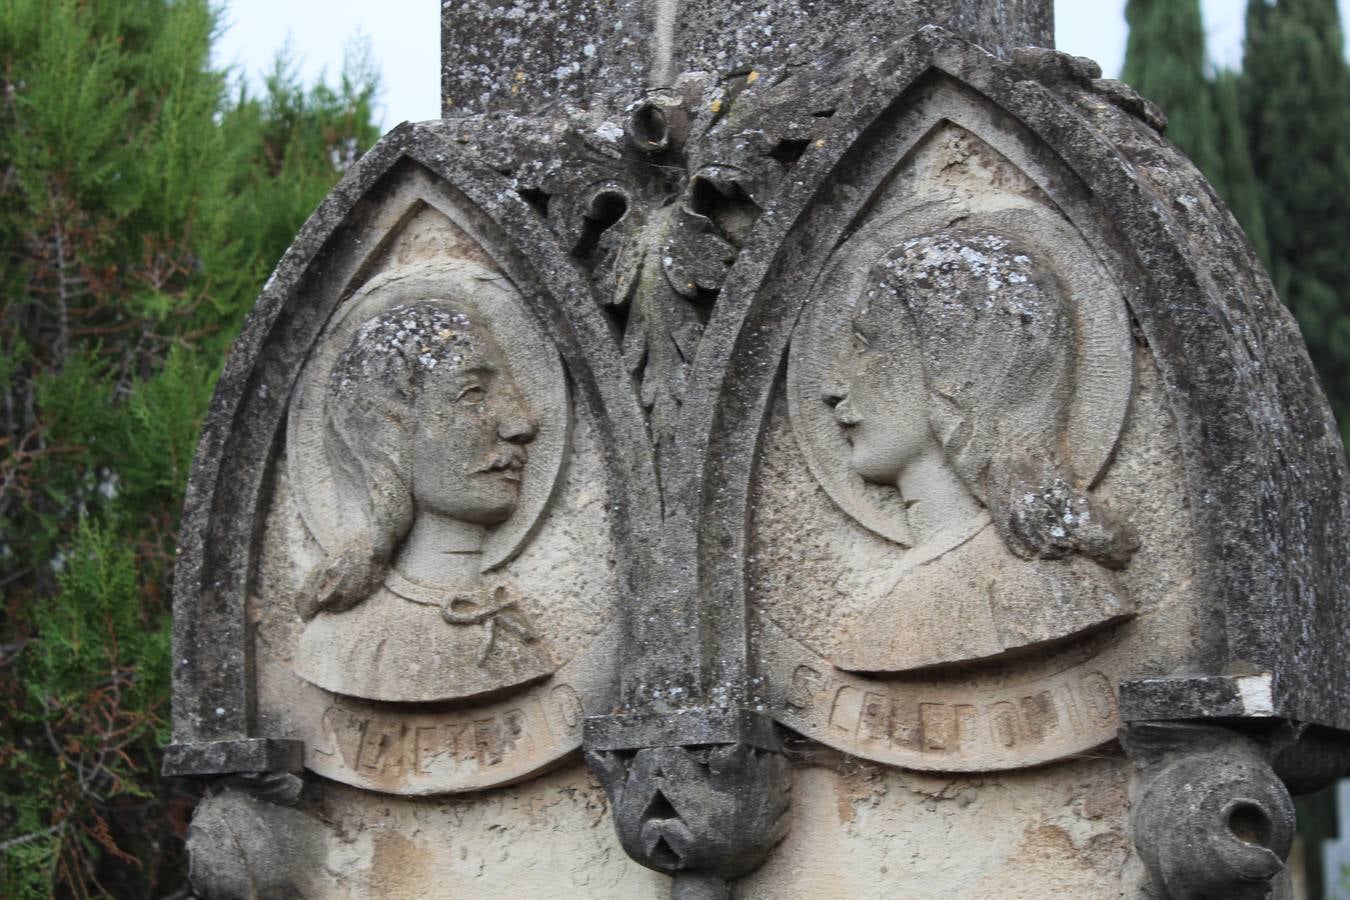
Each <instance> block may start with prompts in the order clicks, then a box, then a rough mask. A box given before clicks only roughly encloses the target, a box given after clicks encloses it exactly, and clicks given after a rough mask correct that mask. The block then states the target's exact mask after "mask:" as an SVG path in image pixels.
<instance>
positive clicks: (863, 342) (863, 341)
mask: <svg viewBox="0 0 1350 900" xmlns="http://www.w3.org/2000/svg"><path fill="white" fill-rule="evenodd" d="M853 346H854V347H855V348H856V349H859V350H871V349H872V342H871V341H869V340H868V339H867V335H865V334H863V333H862V332H861V331H855V332H853Z"/></svg>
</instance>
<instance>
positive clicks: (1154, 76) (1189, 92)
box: [1121, 0, 1222, 179]
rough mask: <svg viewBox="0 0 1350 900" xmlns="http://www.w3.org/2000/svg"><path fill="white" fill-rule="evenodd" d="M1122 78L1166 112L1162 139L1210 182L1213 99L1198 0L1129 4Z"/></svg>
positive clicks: (1215, 168) (1214, 165) (1214, 157)
mask: <svg viewBox="0 0 1350 900" xmlns="http://www.w3.org/2000/svg"><path fill="white" fill-rule="evenodd" d="M1125 20H1126V21H1127V22H1128V23H1129V26H1130V34H1129V39H1128V41H1127V42H1126V45H1125V69H1124V72H1123V73H1122V76H1121V77H1122V78H1123V79H1124V80H1125V81H1127V82H1128V83H1129V84H1130V85H1132V86H1133V87H1134V88H1135V89H1136V90H1138V91H1139V92H1140V93H1141V94H1143V95H1144V96H1146V97H1148V98H1149V99H1150V100H1152V101H1154V102H1155V103H1157V104H1158V105H1159V106H1161V107H1162V109H1163V111H1164V112H1166V113H1167V119H1168V126H1167V136H1168V137H1169V138H1171V139H1172V140H1173V142H1175V143H1176V145H1177V146H1178V147H1180V148H1181V149H1182V150H1184V151H1185V152H1186V155H1187V156H1189V157H1190V158H1191V160H1192V161H1193V162H1194V163H1195V164H1196V165H1197V166H1199V168H1200V170H1201V171H1202V172H1204V173H1205V175H1206V176H1208V177H1209V178H1211V179H1214V178H1215V177H1216V175H1218V174H1219V172H1220V170H1221V168H1222V167H1221V164H1220V161H1219V155H1218V153H1217V151H1216V146H1215V145H1216V138H1215V130H1216V129H1215V122H1214V108H1213V98H1212V96H1211V92H1210V87H1209V83H1208V81H1207V80H1206V79H1205V29H1204V23H1203V20H1202V19H1201V16H1200V2H1199V0H1129V2H1128V3H1127V4H1126V6H1125Z"/></svg>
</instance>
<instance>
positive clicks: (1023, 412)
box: [822, 229, 1136, 672]
mask: <svg viewBox="0 0 1350 900" xmlns="http://www.w3.org/2000/svg"><path fill="white" fill-rule="evenodd" d="M1068 304H1069V299H1068V298H1067V297H1066V296H1065V291H1064V289H1063V287H1062V285H1061V283H1060V282H1059V280H1058V279H1057V278H1056V276H1055V275H1054V273H1053V272H1052V271H1050V270H1049V269H1048V268H1047V267H1045V266H1043V265H1041V264H1039V263H1038V262H1037V260H1036V259H1035V258H1034V257H1033V253H1032V252H1031V251H1030V250H1028V249H1026V248H1023V247H1020V246H1019V245H1018V243H1017V242H1016V241H1015V239H1013V238H1011V237H1009V236H1006V235H1003V234H1000V233H997V232H994V231H990V230H987V229H986V230H977V229H972V230H969V231H965V230H960V229H949V230H945V231H941V232H937V233H933V234H930V235H926V236H921V237H916V238H913V239H910V240H907V241H905V242H904V243H903V244H902V245H901V246H900V247H899V248H897V249H896V250H894V251H893V252H891V253H890V254H888V255H887V256H886V257H885V258H884V259H883V260H882V261H881V262H880V263H879V264H877V266H876V267H875V269H874V270H873V273H872V277H871V278H870V279H869V280H868V286H867V289H866V291H865V293H864V296H863V297H862V298H860V300H859V302H858V304H857V305H856V306H855V313H854V315H853V319H852V326H853V346H852V348H851V353H849V354H848V356H847V357H846V358H843V359H840V360H839V361H838V363H837V366H836V368H835V373H836V378H835V380H834V383H832V384H828V385H827V387H826V389H825V391H824V396H823V397H822V400H823V401H824V402H825V403H827V404H829V405H830V406H832V407H833V410H834V415H835V418H836V420H837V422H838V424H839V426H840V428H842V429H843V430H844V433H845V435H846V437H847V440H848V443H849V445H850V448H851V455H850V459H849V462H850V465H851V466H852V468H853V469H854V470H855V471H856V473H857V474H858V475H860V476H861V477H862V478H863V479H864V480H865V481H868V482H871V483H873V484H879V485H886V486H890V487H894V488H895V489H896V490H897V491H898V492H899V494H900V496H901V498H902V499H903V503H904V507H905V510H906V512H907V515H908V520H909V526H910V529H911V530H912V532H913V536H914V546H913V548H912V549H910V550H909V551H908V553H907V554H906V558H905V560H904V563H903V568H902V571H901V574H900V576H899V579H898V581H897V582H896V584H895V585H894V587H893V588H892V589H891V590H890V591H889V592H888V593H886V594H885V595H884V596H883V597H882V599H881V600H880V601H879V602H878V603H877V604H876V605H875V606H874V607H873V608H872V609H871V610H870V611H869V612H868V613H867V614H866V615H865V616H864V617H863V621H862V622H861V623H860V624H859V625H858V626H857V627H855V628H854V629H853V630H852V632H851V633H849V634H848V635H846V636H845V638H844V640H843V641H841V642H840V644H839V645H838V646H837V647H836V649H835V652H834V654H833V655H832V658H833V661H834V662H835V664H836V665H838V666H839V667H840V668H843V669H850V670H854V671H869V672H899V671H905V670H911V669H919V668H925V667H930V666H940V665H945V664H952V663H957V662H967V661H973V660H979V659H990V658H996V657H1001V656H1005V655H1009V654H1013V653H1016V652H1022V651H1026V650H1029V649H1031V648H1035V647H1039V646H1043V645H1048V644H1051V643H1054V642H1057V641H1060V640H1062V639H1065V638H1067V637H1069V636H1071V635H1076V634H1080V633H1083V632H1086V631H1089V630H1092V629H1097V628H1101V627H1103V626H1106V625H1109V624H1111V623H1114V622H1117V621H1120V620H1122V619H1124V618H1127V617H1129V616H1131V615H1133V613H1134V609H1135V607H1134V605H1133V603H1132V602H1131V601H1130V599H1129V598H1127V597H1126V596H1125V594H1124V593H1123V592H1122V591H1121V590H1120V588H1119V587H1118V585H1117V583H1116V580H1115V578H1114V577H1113V575H1112V572H1111V571H1110V570H1112V569H1116V568H1119V567H1121V566H1123V565H1125V564H1126V563H1127V562H1128V561H1129V559H1130V557H1131V555H1132V553H1133V552H1134V549H1135V547H1136V543H1135V541H1134V539H1133V537H1132V536H1131V534H1130V533H1129V531H1128V530H1127V529H1125V528H1124V527H1122V526H1121V525H1120V524H1118V523H1116V522H1114V521H1113V520H1112V519H1111V517H1110V516H1109V515H1108V513H1107V512H1106V511H1105V510H1104V509H1103V508H1102V507H1101V506H1100V505H1099V504H1098V503H1097V502H1095V501H1094V500H1093V499H1092V498H1091V497H1090V496H1089V495H1088V493H1087V492H1086V490H1085V489H1084V488H1083V485H1082V484H1081V481H1080V479H1078V477H1077V474H1076V473H1074V472H1073V471H1072V470H1071V468H1070V467H1069V465H1068V464H1067V462H1066V460H1067V459H1068V458H1069V457H1070V453H1069V448H1068V447H1067V446H1066V442H1067V440H1068V438H1067V430H1066V421H1067V417H1068V409H1069V405H1070V401H1071V399H1072V397H1073V392H1074V389H1075V381H1076V376H1077V374H1078V373H1077V371H1076V370H1077V366H1078V364H1079V360H1080V359H1081V358H1082V356H1083V354H1082V353H1081V352H1080V349H1079V338H1078V335H1077V334H1076V333H1075V328H1074V319H1073V315H1072V312H1071V309H1070V307H1069V305H1068Z"/></svg>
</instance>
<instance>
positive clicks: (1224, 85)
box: [1210, 69, 1270, 266]
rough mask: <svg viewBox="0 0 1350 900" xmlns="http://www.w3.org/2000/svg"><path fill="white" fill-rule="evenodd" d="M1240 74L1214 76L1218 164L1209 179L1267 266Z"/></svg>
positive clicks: (1263, 223) (1263, 218) (1262, 213)
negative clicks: (1244, 118)
mask: <svg viewBox="0 0 1350 900" xmlns="http://www.w3.org/2000/svg"><path fill="white" fill-rule="evenodd" d="M1240 81H1241V75H1240V74H1239V73H1238V72H1234V71H1231V70H1228V69H1224V70H1221V71H1219V72H1217V73H1216V74H1215V76H1214V82H1213V91H1214V113H1215V115H1214V125H1215V128H1216V134H1217V139H1216V141H1215V146H1216V150H1217V157H1216V159H1217V166H1216V168H1215V171H1214V172H1212V173H1211V175H1210V178H1211V180H1212V181H1213V183H1214V189H1215V190H1217V191H1218V192H1219V195H1220V196H1222V197H1223V198H1224V200H1226V201H1228V207H1229V209H1231V210H1232V211H1233V215H1234V216H1235V217H1236V218H1237V220H1238V222H1240V223H1241V224H1242V229H1243V230H1244V231H1246V232H1247V239H1248V240H1249V241H1251V242H1252V247H1253V248H1255V250H1256V253H1257V255H1258V256H1260V257H1261V261H1262V262H1263V263H1265V264H1266V265H1267V266H1269V265H1270V245H1269V242H1268V241H1267V240H1266V215H1265V211H1264V209H1263V208H1262V204H1261V185H1260V183H1259V182H1258V181H1257V180H1256V170H1255V169H1254V168H1253V167H1252V157H1251V152H1250V151H1249V150H1248V148H1247V131H1246V129H1245V128H1244V127H1243V120H1242V109H1241V106H1240V104H1239V100H1238V97H1239V82H1240Z"/></svg>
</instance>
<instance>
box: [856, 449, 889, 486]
mask: <svg viewBox="0 0 1350 900" xmlns="http://www.w3.org/2000/svg"><path fill="white" fill-rule="evenodd" d="M869 451H871V452H869ZM849 463H850V465H851V466H852V467H853V471H855V472H857V473H858V476H859V477H860V478H862V480H863V481H867V482H871V483H872V484H885V485H891V486H894V485H895V481H896V479H897V478H898V477H899V476H900V466H899V465H897V464H896V462H895V460H894V459H891V458H890V454H885V453H877V452H875V451H874V450H873V449H872V448H869V447H868V446H867V445H866V444H862V443H855V444H854V445H853V453H852V455H851V456H850V457H849Z"/></svg>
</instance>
